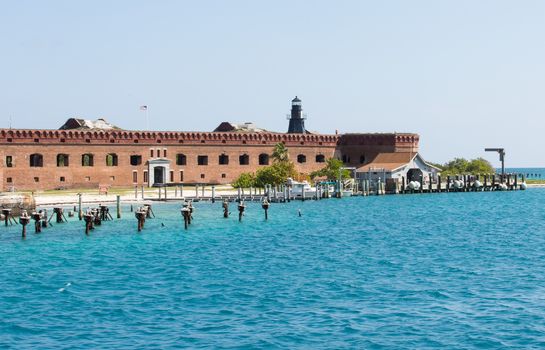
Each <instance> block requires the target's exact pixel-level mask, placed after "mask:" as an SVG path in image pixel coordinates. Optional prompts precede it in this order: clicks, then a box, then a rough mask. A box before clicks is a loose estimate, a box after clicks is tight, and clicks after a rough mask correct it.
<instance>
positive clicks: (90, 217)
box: [83, 211, 95, 236]
mask: <svg viewBox="0 0 545 350" xmlns="http://www.w3.org/2000/svg"><path fill="white" fill-rule="evenodd" d="M83 220H84V221H85V234H86V235H87V236H89V231H91V230H92V229H93V228H94V227H93V221H94V220H95V215H94V214H93V213H92V212H91V211H87V212H86V213H85V214H83Z"/></svg>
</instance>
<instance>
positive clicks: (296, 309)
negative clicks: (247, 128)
mask: <svg viewBox="0 0 545 350" xmlns="http://www.w3.org/2000/svg"><path fill="white" fill-rule="evenodd" d="M544 200H545V190H541V189H530V190H528V191H517V192H489V193H450V194H430V195H427V194H423V195H406V196H382V197H369V198H361V197H360V198H348V199H342V200H336V199H330V200H327V201H325V200H324V201H319V202H310V201H307V202H305V203H300V202H298V203H290V204H276V205H272V207H271V209H270V211H269V218H270V219H269V221H268V222H265V221H264V220H263V213H262V210H261V208H260V206H259V205H257V204H249V205H248V209H247V216H246V217H244V219H243V222H242V223H239V222H237V219H236V218H235V216H234V213H233V216H232V217H231V218H230V219H227V220H226V219H223V218H222V210H221V204H220V203H216V204H214V205H213V204H210V203H198V204H197V207H196V213H195V222H194V225H193V226H192V227H191V228H190V230H189V231H187V232H184V231H183V228H182V229H181V228H180V222H181V219H180V214H179V210H178V209H179V205H178V204H168V205H161V206H159V205H156V206H155V211H156V215H157V218H156V219H153V220H148V221H147V222H146V227H145V229H144V231H143V232H142V233H140V234H138V233H136V222H135V219H134V217H133V216H132V215H131V214H130V213H125V215H124V218H123V219H122V220H116V221H114V222H108V223H106V224H104V225H102V226H101V227H99V228H97V229H96V230H95V231H93V232H92V235H91V236H89V237H86V236H85V235H84V230H83V224H82V223H81V222H79V221H77V220H73V221H71V222H69V223H67V224H62V225H61V224H59V225H55V226H54V227H52V228H47V229H45V230H44V232H43V233H42V234H41V235H35V234H34V233H32V232H30V233H29V237H28V238H27V239H26V240H25V241H21V239H20V236H19V235H20V232H19V230H20V228H19V227H11V228H8V229H6V228H5V227H0V282H1V284H0V310H1V314H0V347H1V348H16V349H28V348H41V349H44V348H55V349H63V348H70V349H90V348H108V349H114V348H118V349H121V348H123V349H126V348H134V349H142V348H153V349H167V348H184V347H188V348H279V349H280V348H281V349H285V348H310V349H320V348H323V349H332V348H335V349H338V348H358V349H363V348H369V349H380V348H387V349H425V348H457V349H460V348H468V349H472V348H505V347H510V348H540V347H541V348H542V347H545V211H544V210H543V205H542V204H543V202H544ZM231 207H232V211H233V212H234V211H235V206H234V205H231ZM298 209H301V211H302V214H303V216H302V217H298V215H297V210H298ZM161 224H164V225H165V226H164V227H163V226H162V225H161Z"/></svg>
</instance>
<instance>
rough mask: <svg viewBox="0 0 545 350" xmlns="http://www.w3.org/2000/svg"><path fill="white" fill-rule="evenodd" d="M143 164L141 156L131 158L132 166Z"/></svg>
mask: <svg viewBox="0 0 545 350" xmlns="http://www.w3.org/2000/svg"><path fill="white" fill-rule="evenodd" d="M140 164H142V156H141V155H132V156H131V165H133V166H135V165H140Z"/></svg>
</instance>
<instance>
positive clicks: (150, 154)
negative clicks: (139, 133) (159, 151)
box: [149, 149, 153, 158]
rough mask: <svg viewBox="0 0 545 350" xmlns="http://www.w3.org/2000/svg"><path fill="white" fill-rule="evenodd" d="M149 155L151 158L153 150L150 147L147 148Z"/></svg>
mask: <svg viewBox="0 0 545 350" xmlns="http://www.w3.org/2000/svg"><path fill="white" fill-rule="evenodd" d="M149 156H150V157H151V158H153V150H152V149H150V150H149Z"/></svg>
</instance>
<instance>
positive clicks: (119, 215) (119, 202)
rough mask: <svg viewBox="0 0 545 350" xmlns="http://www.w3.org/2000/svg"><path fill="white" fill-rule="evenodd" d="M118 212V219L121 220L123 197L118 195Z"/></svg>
mask: <svg viewBox="0 0 545 350" xmlns="http://www.w3.org/2000/svg"><path fill="white" fill-rule="evenodd" d="M115 205H116V209H117V210H116V211H117V218H118V219H121V196H120V195H117V197H116V203H115Z"/></svg>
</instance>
